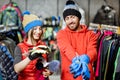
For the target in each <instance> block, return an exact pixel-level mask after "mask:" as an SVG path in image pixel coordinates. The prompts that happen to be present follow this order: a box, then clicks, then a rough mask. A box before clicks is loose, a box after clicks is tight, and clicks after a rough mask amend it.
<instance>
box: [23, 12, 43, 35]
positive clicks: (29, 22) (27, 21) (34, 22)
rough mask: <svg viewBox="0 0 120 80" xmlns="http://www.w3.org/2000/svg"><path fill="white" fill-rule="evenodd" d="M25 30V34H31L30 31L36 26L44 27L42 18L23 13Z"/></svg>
mask: <svg viewBox="0 0 120 80" xmlns="http://www.w3.org/2000/svg"><path fill="white" fill-rule="evenodd" d="M22 24H23V28H24V31H25V33H27V32H29V30H30V29H32V28H33V27H36V26H43V22H42V21H41V20H40V18H39V17H38V16H36V15H34V14H30V12H29V11H25V12H24V13H23V21H22Z"/></svg>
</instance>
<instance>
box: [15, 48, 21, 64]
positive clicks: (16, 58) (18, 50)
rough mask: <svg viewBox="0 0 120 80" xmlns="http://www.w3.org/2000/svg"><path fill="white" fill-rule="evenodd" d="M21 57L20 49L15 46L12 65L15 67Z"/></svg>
mask: <svg viewBox="0 0 120 80" xmlns="http://www.w3.org/2000/svg"><path fill="white" fill-rule="evenodd" d="M21 56H22V54H21V49H20V48H19V47H18V46H16V48H15V51H14V63H13V65H15V64H16V63H18V62H20V61H21V60H22V58H21Z"/></svg>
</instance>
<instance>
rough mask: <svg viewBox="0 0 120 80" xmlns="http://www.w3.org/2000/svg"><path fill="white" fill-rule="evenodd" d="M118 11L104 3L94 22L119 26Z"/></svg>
mask: <svg viewBox="0 0 120 80" xmlns="http://www.w3.org/2000/svg"><path fill="white" fill-rule="evenodd" d="M117 18H118V17H117V14H116V11H115V10H114V9H113V8H112V7H111V6H109V5H103V6H102V7H101V8H100V9H99V10H98V11H97V13H96V15H95V17H94V20H93V23H97V24H106V25H114V26H118V19H117Z"/></svg>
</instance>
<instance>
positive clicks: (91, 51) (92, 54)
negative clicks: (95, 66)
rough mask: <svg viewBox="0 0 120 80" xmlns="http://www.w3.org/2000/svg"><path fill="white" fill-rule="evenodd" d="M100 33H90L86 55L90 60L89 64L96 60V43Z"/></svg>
mask: <svg viewBox="0 0 120 80" xmlns="http://www.w3.org/2000/svg"><path fill="white" fill-rule="evenodd" d="M99 35H100V33H93V32H91V33H90V36H89V40H88V46H87V55H88V56H89V58H90V62H94V61H95V60H96V59H97V41H98V37H99Z"/></svg>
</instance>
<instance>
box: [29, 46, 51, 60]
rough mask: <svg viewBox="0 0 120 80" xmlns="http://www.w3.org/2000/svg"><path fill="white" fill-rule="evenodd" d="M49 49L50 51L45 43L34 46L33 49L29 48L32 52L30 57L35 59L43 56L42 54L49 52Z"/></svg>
mask: <svg viewBox="0 0 120 80" xmlns="http://www.w3.org/2000/svg"><path fill="white" fill-rule="evenodd" d="M48 51H49V50H48V47H47V46H44V45H40V46H37V47H33V48H32V49H30V50H29V52H30V54H29V56H28V57H29V59H30V60H34V59H36V58H38V57H41V56H42V54H46V53H48Z"/></svg>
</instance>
